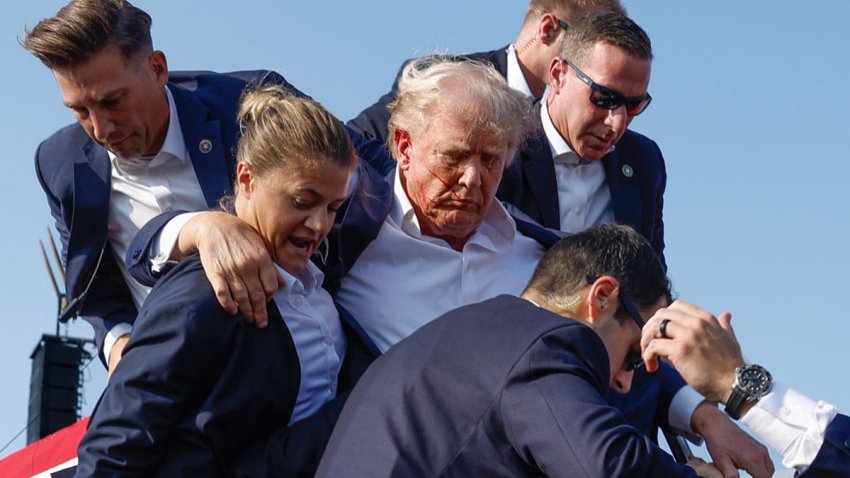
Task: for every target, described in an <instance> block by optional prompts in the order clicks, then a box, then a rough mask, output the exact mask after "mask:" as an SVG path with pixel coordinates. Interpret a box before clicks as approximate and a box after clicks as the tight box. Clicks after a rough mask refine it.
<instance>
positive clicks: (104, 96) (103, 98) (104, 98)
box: [62, 86, 127, 109]
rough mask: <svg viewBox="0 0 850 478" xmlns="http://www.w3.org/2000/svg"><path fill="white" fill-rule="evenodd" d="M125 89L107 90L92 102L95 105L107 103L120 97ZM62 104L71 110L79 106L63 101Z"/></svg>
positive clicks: (121, 87) (120, 87)
mask: <svg viewBox="0 0 850 478" xmlns="http://www.w3.org/2000/svg"><path fill="white" fill-rule="evenodd" d="M126 89H127V88H126V87H123V86H119V87H118V88H115V89H113V90H108V91H107V92H106V93H104V94H102V95H100V97H98V98H95V100H94V101H95V103H103V102H104V101H109V100H112V99H115V97H117V96H121V95H122V94H123V93H124V91H126ZM62 104H63V105H65V107H66V108H71V109H73V108H77V107H80V106H81V105H79V104H74V103H68V102H67V101H63V102H62Z"/></svg>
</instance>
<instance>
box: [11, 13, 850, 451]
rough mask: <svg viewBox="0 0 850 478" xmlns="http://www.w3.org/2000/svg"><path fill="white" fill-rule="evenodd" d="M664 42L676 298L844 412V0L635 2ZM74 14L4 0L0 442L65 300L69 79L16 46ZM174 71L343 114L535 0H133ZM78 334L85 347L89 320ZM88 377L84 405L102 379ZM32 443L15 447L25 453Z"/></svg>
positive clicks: (470, 45) (511, 19) (23, 402)
mask: <svg viewBox="0 0 850 478" xmlns="http://www.w3.org/2000/svg"><path fill="white" fill-rule="evenodd" d="M624 3H625V5H626V7H627V9H628V10H629V13H630V15H631V16H632V17H633V18H634V19H635V20H636V21H637V22H638V23H639V24H641V25H642V26H643V27H644V28H645V29H646V30H647V32H648V33H649V35H650V37H651V38H652V41H653V47H654V52H655V61H654V63H653V71H652V81H651V83H650V92H651V93H652V96H653V98H654V99H653V102H652V105H651V106H650V108H649V109H648V110H647V111H646V112H645V113H644V114H643V115H641V116H640V117H639V118H637V119H636V120H635V121H634V122H633V123H632V128H633V129H635V130H637V131H639V132H641V133H644V134H646V135H648V136H650V137H652V138H653V139H655V140H656V141H657V142H658V144H659V145H660V147H661V149H662V151H663V152H664V156H665V158H666V162H667V169H668V175H669V179H668V188H667V194H666V196H665V198H666V201H665V209H664V212H665V215H664V217H665V225H666V241H667V249H666V255H667V261H668V264H669V267H670V274H671V277H672V279H673V282H674V286H675V289H676V290H677V292H678V293H679V295H680V296H681V297H682V298H685V299H687V300H690V301H692V302H695V303H697V304H700V305H702V306H704V307H706V308H708V309H709V310H712V311H714V312H720V311H723V310H729V311H731V312H732V313H733V315H734V319H733V325H734V326H735V327H736V331H737V333H738V337H739V339H740V341H741V342H742V343H743V345H744V349H745V351H746V354H747V358H748V359H749V360H750V361H753V362H757V363H761V364H763V365H765V366H766V367H767V368H768V369H770V370H771V371H772V372H774V376H775V377H776V378H777V379H779V380H782V381H783V382H786V383H789V384H791V385H792V386H794V387H796V388H798V389H800V390H801V391H803V392H805V393H807V394H809V395H811V396H813V397H815V398H820V399H824V400H827V401H831V402H832V403H834V404H836V405H838V406H839V408H841V409H842V410H844V411H845V412H847V411H848V410H850V381H848V380H847V372H846V370H845V366H844V364H845V363H846V360H844V359H843V358H844V357H846V355H845V354H843V353H842V352H841V350H845V347H846V346H847V345H848V339H850V325H848V322H847V321H848V319H847V315H848V314H847V306H846V297H845V296H844V294H846V293H847V292H846V280H845V274H846V273H847V271H850V247H848V246H850V240H848V237H847V234H848V233H850V231H849V230H848V229H850V212H848V210H847V206H846V204H847V200H846V199H845V198H844V197H842V194H841V192H840V191H842V190H843V186H844V183H845V182H846V181H847V178H848V176H850V161H848V160H849V159H850V157H848V153H847V150H846V147H845V146H844V143H843V142H844V141H846V140H847V137H848V134H850V128H848V125H847V119H848V113H847V111H848V107H850V87H848V85H850V66H848V64H850V55H849V54H848V53H847V51H848V50H847V45H850V29H848V28H847V25H846V21H847V20H846V19H847V18H850V2H844V1H840V0H832V1H827V0H817V1H812V2H789V1H778V2H770V3H765V2H732V1H728V0H722V1H718V2H673V1H666V2H665V1H653V2H646V1H644V2H639V1H637V0H632V1H629V0H626V1H625V2H624ZM63 4H64V2H62V1H54V0H49V1H48V0H41V1H39V2H6V3H5V4H4V6H3V7H2V15H0V52H2V60H3V64H5V65H6V67H5V68H4V69H5V71H6V74H4V75H3V76H2V78H0V82H2V86H0V95H2V105H3V108H2V113H0V135H2V136H0V138H2V144H4V146H5V147H6V150H5V151H6V153H5V157H4V158H3V159H2V164H3V165H4V167H5V168H6V169H5V171H6V180H7V183H6V184H5V185H4V187H3V188H0V195H2V204H4V205H5V207H3V208H0V215H2V216H0V217H2V219H0V223H2V224H4V225H5V227H6V228H7V233H6V234H5V236H4V237H5V238H4V239H3V244H2V247H0V264H2V265H3V269H4V271H5V273H4V274H2V275H0V306H2V310H3V316H2V318H0V321H2V322H0V323H2V333H0V354H2V358H3V365H2V378H3V384H2V386H0V403H3V404H4V407H3V410H2V411H0V446H2V445H4V444H5V443H6V442H7V441H8V440H9V439H11V438H12V437H13V436H14V435H15V434H16V433H17V432H18V431H19V430H21V429H22V428H23V427H24V426H25V425H26V410H27V399H28V387H29V377H30V360H29V355H30V353H31V352H32V350H33V348H34V346H35V345H36V343H37V341H38V339H39V337H40V336H41V334H42V333H52V331H53V330H54V322H53V317H54V316H55V310H56V304H55V301H54V298H53V292H52V290H51V287H50V285H49V281H48V279H47V275H46V273H45V271H44V268H43V266H42V262H41V257H40V252H39V249H38V244H37V241H38V239H40V238H45V237H46V227H48V226H50V227H52V224H53V223H52V220H51V218H50V216H49V212H48V208H47V205H46V202H45V199H44V196H43V193H42V192H41V189H40V187H39V185H38V182H37V180H36V178H35V174H34V172H33V164H32V157H33V152H34V150H35V148H36V146H37V145H38V143H39V141H40V140H42V139H43V138H45V137H46V136H48V135H49V134H50V133H51V132H53V131H54V130H55V129H57V128H59V127H60V126H63V125H64V124H67V123H69V122H70V121H72V117H71V114H70V113H69V112H68V111H67V110H66V109H65V108H64V107H62V105H61V97H60V95H59V92H58V89H57V88H56V86H55V82H54V80H53V78H52V76H51V74H50V73H49V71H48V70H47V69H46V68H44V67H43V66H42V65H41V64H40V63H38V62H37V61H36V60H35V59H34V58H32V57H30V56H29V55H28V54H27V53H26V52H25V51H23V49H21V48H20V47H19V46H18V44H17V40H16V38H17V37H18V36H19V35H21V34H22V32H23V28H24V26H32V25H34V24H35V23H36V22H38V21H39V20H40V19H41V18H43V17H46V16H50V15H52V14H53V13H55V11H56V10H58V9H59V8H60V7H61V6H62V5H63ZM136 4H137V5H138V6H140V7H141V8H143V9H145V10H147V11H148V12H149V13H150V14H151V15H152V17H153V18H154V27H153V35H154V44H155V47H156V48H159V49H162V50H163V51H165V52H166V55H167V57H168V60H169V67H170V68H171V69H172V70H179V69H208V70H215V71H230V70H238V69H257V68H269V69H275V70H277V71H279V72H280V73H282V74H283V75H284V76H286V77H287V79H288V80H289V81H291V82H292V83H293V84H295V85H296V86H297V87H299V88H300V89H301V90H303V91H305V92H306V93H308V94H310V95H311V96H313V97H314V98H315V99H317V100H319V101H320V102H322V103H323V104H324V105H325V106H326V107H327V108H328V109H330V110H331V111H332V112H333V113H335V114H336V115H338V116H339V117H340V118H342V119H348V118H350V117H352V116H353V115H355V114H356V113H357V112H358V111H359V110H360V109H362V108H363V107H365V106H367V105H369V104H371V103H372V102H373V101H374V100H375V99H376V98H377V97H378V96H379V95H380V94H381V93H383V92H385V91H386V90H387V89H388V88H389V86H390V84H391V82H392V79H393V75H394V74H395V72H396V71H397V69H398V67H399V65H400V63H401V62H402V61H403V60H404V59H405V58H408V57H411V56H417V55H423V54H428V53H433V52H435V51H448V52H453V53H464V52H475V51H483V50H491V49H495V48H497V47H500V46H502V45H506V44H507V43H508V42H510V41H512V40H513V39H514V38H515V35H516V33H517V32H518V31H519V27H520V24H521V21H522V18H523V16H524V13H525V8H526V5H527V4H526V2H525V1H512V2H499V4H500V6H499V8H496V7H495V6H494V5H496V3H495V2H492V1H485V0H468V1H465V2H457V1H446V0H431V1H429V2H412V1H405V0H397V1H387V0H379V1H374V2H290V1H276V2H274V1H271V0H267V1H258V0H243V1H241V2H233V1H230V2H223V1H217V0H207V1H200V0H183V1H181V2H155V1H152V0H147V1H145V0H138V1H137V2H136ZM70 333H71V335H74V336H88V335H90V332H89V328H88V326H87V325H85V324H78V325H75V326H73V327H71V330H70ZM100 368H101V367H100V364H99V363H95V364H93V365H92V367H90V369H89V373H88V376H89V380H90V381H89V382H88V384H87V393H86V410H90V409H91V407H92V406H93V405H94V403H95V401H96V397H97V395H98V393H99V390H100V388H101V387H102V386H103V382H104V378H103V375H104V374H103V373H102V371H101V369H100ZM23 444H24V441H23V439H22V438H21V439H18V440H17V441H16V442H14V443H13V444H12V445H11V446H10V447H9V448H8V449H7V450H6V451H5V452H3V453H0V456H4V455H6V454H8V453H9V452H11V451H13V450H16V449H19V448H21V447H22V446H23Z"/></svg>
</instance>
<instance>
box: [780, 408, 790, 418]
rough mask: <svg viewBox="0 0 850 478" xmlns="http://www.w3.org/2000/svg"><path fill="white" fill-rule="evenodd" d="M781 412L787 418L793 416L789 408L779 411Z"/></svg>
mask: <svg viewBox="0 0 850 478" xmlns="http://www.w3.org/2000/svg"><path fill="white" fill-rule="evenodd" d="M779 412H780V413H782V414H783V415H785V416H786V417H787V416H788V415H791V410H789V409H788V408H787V407H782V408H781V409H780V410H779Z"/></svg>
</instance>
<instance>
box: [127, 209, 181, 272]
mask: <svg viewBox="0 0 850 478" xmlns="http://www.w3.org/2000/svg"><path fill="white" fill-rule="evenodd" d="M185 212H187V211H168V212H164V213H162V214H160V215H159V216H156V217H155V218H153V219H151V220H150V221H148V223H147V224H145V225H144V226H142V228H141V229H139V232H138V233H136V237H134V238H133V241H132V242H130V247H128V248H127V257H125V258H124V260H125V265H126V267H127V271H128V272H129V273H130V275H131V276H133V278H134V279H136V280H137V281H138V282H139V283H141V284H143V285H146V286H148V287H153V285H154V284H156V281H157V280H159V278H160V276H161V275H162V274H163V273H164V272H167V271H162V272H160V273H155V272H153V271H152V270H151V261H150V250H151V247H152V246H153V243H154V240H155V239H156V238H157V236H159V232H160V231H161V230H162V228H163V227H165V225H166V224H168V221H170V220H172V219H174V218H175V217H177V216H179V215H180V214H183V213H185Z"/></svg>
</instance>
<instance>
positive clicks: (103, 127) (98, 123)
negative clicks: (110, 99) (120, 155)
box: [89, 111, 115, 143]
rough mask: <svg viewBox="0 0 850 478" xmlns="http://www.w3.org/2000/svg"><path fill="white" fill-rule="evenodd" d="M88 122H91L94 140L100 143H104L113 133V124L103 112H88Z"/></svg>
mask: <svg viewBox="0 0 850 478" xmlns="http://www.w3.org/2000/svg"><path fill="white" fill-rule="evenodd" d="M89 120H90V121H91V125H92V133H93V134H94V139H96V140H97V141H99V142H101V143H104V142H106V140H107V139H108V138H109V135H111V134H112V132H113V131H115V123H113V122H112V120H111V119H110V118H109V115H108V114H107V113H104V112H103V111H90V112H89Z"/></svg>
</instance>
